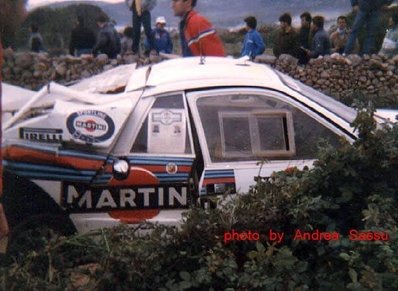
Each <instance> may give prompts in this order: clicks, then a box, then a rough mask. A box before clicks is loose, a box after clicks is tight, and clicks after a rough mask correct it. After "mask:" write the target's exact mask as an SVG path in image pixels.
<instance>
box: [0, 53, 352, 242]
mask: <svg viewBox="0 0 398 291" xmlns="http://www.w3.org/2000/svg"><path fill="white" fill-rule="evenodd" d="M11 91H12V90H11ZM110 91H113V94H109V92H110ZM106 92H108V94H105V93H106ZM115 92H119V93H115ZM5 97H6V99H7V98H11V97H7V96H5ZM17 100H19V99H17ZM27 100H28V101H26V100H23V102H22V101H21V102H22V103H21V104H24V105H23V106H22V108H20V110H18V111H17V112H12V111H13V110H12V108H11V107H12V106H11V105H10V107H9V108H8V109H9V112H8V114H9V116H8V117H7V118H6V119H7V120H6V122H5V123H4V126H3V161H4V163H3V166H4V196H3V198H2V201H3V204H4V208H5V213H6V217H7V219H8V222H9V225H10V227H11V231H12V233H13V232H14V233H16V232H20V231H22V230H24V229H26V228H27V227H29V226H32V225H34V224H36V225H40V226H43V225H46V226H49V227H51V228H54V229H56V230H57V231H59V232H63V233H65V234H67V233H71V232H73V231H75V230H77V231H79V232H87V231H90V230H93V229H97V228H99V227H112V226H116V225H119V224H121V223H127V224H137V223H140V222H142V221H149V222H159V223H161V224H168V225H176V224H178V223H179V222H180V221H181V213H182V212H183V211H185V210H186V209H187V208H189V206H190V205H191V204H193V203H196V201H198V198H200V197H208V196H211V195H217V194H222V193H225V192H227V191H229V192H232V193H237V192H242V193H244V192H246V191H248V190H249V187H250V186H251V185H253V184H254V183H255V182H254V177H255V176H259V175H260V176H263V177H267V176H269V175H270V174H271V173H272V172H273V171H279V170H284V169H286V168H288V167H294V166H297V167H299V168H302V167H304V166H306V165H307V166H311V165H312V163H313V161H314V159H315V153H316V149H317V143H318V141H319V140H320V139H323V140H327V141H328V142H329V143H330V144H331V145H334V146H337V145H338V144H339V142H340V138H341V137H344V138H345V139H347V140H349V141H351V142H352V141H353V140H354V139H355V138H356V136H355V133H354V131H353V129H352V128H351V127H350V123H351V122H352V121H353V120H354V118H355V116H356V112H355V111H354V110H353V109H351V108H349V107H347V106H345V105H343V104H341V103H339V102H337V101H335V100H334V99H332V98H330V97H328V96H325V95H324V94H322V93H320V92H318V91H315V90H313V89H312V88H310V87H308V86H305V85H303V84H301V83H300V82H297V81H295V80H293V79H292V78H290V77H288V76H286V75H283V74H281V73H278V72H276V71H275V70H273V69H271V68H270V67H267V66H264V65H260V64H255V63H252V62H248V61H246V60H234V59H225V58H206V59H205V60H203V59H200V58H186V59H176V60H170V61H165V62H162V63H160V64H157V65H153V66H147V67H141V68H138V69H135V67H133V66H127V67H120V68H118V69H117V71H111V72H108V73H106V74H105V75H102V77H94V78H91V79H88V80H85V81H82V82H81V83H78V84H76V85H74V86H71V87H64V86H61V85H58V84H55V83H51V84H49V85H48V86H46V87H44V88H43V89H42V90H41V91H39V92H37V93H35V94H33V95H32V96H29V98H28V99H27ZM15 102H17V101H15ZM17 103H18V102H17ZM21 104H18V106H20V105H21ZM6 109H7V108H6ZM12 114H13V115H12ZM261 160H266V161H267V162H266V163H264V164H263V165H261V166H260V165H259V164H258V161H261ZM12 233H11V234H12Z"/></svg>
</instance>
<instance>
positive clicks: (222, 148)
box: [187, 88, 344, 195]
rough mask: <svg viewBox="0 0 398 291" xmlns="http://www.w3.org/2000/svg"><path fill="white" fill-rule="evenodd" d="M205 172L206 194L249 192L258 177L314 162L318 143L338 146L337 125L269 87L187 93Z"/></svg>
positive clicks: (202, 183) (202, 180) (202, 186)
mask: <svg viewBox="0 0 398 291" xmlns="http://www.w3.org/2000/svg"><path fill="white" fill-rule="evenodd" d="M187 100H188V103H189V107H190V109H191V111H192V116H193V120H194V123H195V128H196V129H197V135H198V137H199V143H200V147H201V150H202V152H203V159H204V171H203V174H202V176H201V178H200V183H199V189H200V195H211V194H221V193H224V192H225V191H227V190H229V191H232V192H247V191H248V190H249V188H250V186H252V185H254V183H255V182H254V177H257V176H261V177H269V176H270V175H271V174H272V172H274V171H280V170H284V169H286V168H289V167H299V168H303V167H304V166H311V165H312V164H313V161H314V159H315V157H316V152H317V145H318V142H319V141H320V140H321V139H323V140H326V141H327V142H329V143H330V144H331V145H332V146H337V145H338V144H339V142H340V136H341V135H344V133H343V132H342V131H340V130H339V129H338V128H337V127H335V126H333V125H332V124H330V123H329V122H328V121H327V120H325V119H323V118H322V116H320V115H318V114H316V113H315V112H313V111H312V110H310V109H309V108H308V107H306V106H304V105H303V104H301V103H298V102H296V101H295V100H294V99H293V98H290V97H289V96H287V95H285V94H281V93H279V92H276V91H272V90H266V89H249V88H231V89H217V90H209V91H198V92H191V93H188V95H187Z"/></svg>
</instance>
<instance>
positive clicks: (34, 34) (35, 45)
mask: <svg viewBox="0 0 398 291" xmlns="http://www.w3.org/2000/svg"><path fill="white" fill-rule="evenodd" d="M29 48H30V50H31V51H32V52H35V53H40V52H45V51H46V49H45V48H44V44H43V37H42V36H41V34H40V32H39V27H38V26H37V25H36V24H34V23H32V24H31V25H30V38H29Z"/></svg>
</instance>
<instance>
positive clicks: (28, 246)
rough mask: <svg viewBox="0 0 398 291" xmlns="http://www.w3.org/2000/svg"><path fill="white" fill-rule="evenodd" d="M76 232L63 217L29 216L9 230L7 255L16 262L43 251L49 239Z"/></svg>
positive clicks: (48, 215)
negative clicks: (33, 252)
mask: <svg viewBox="0 0 398 291" xmlns="http://www.w3.org/2000/svg"><path fill="white" fill-rule="evenodd" d="M75 232H76V229H75V227H74V226H73V225H72V223H71V221H70V220H69V218H68V217H66V216H65V215H56V214H40V215H36V216H31V217H29V218H28V219H27V220H25V221H24V222H22V223H20V224H18V225H17V226H16V227H14V228H13V229H11V233H10V237H9V241H8V246H7V254H8V255H9V256H11V257H14V258H15V259H16V260H17V261H20V260H21V259H23V258H24V257H25V256H26V255H27V254H29V253H31V252H32V251H36V252H38V251H40V250H43V249H44V248H45V247H46V245H47V244H48V243H49V242H50V241H51V239H53V238H56V237H57V236H68V235H72V234H73V233H75Z"/></svg>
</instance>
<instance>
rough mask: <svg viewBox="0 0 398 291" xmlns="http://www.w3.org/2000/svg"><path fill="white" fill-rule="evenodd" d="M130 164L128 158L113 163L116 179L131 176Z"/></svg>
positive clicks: (113, 172)
mask: <svg viewBox="0 0 398 291" xmlns="http://www.w3.org/2000/svg"><path fill="white" fill-rule="evenodd" d="M129 173H130V165H129V163H128V162H127V161H126V160H116V161H115V162H114V163H113V167H112V174H113V177H114V178H115V179H116V180H124V179H126V178H127V177H128V176H129Z"/></svg>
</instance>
